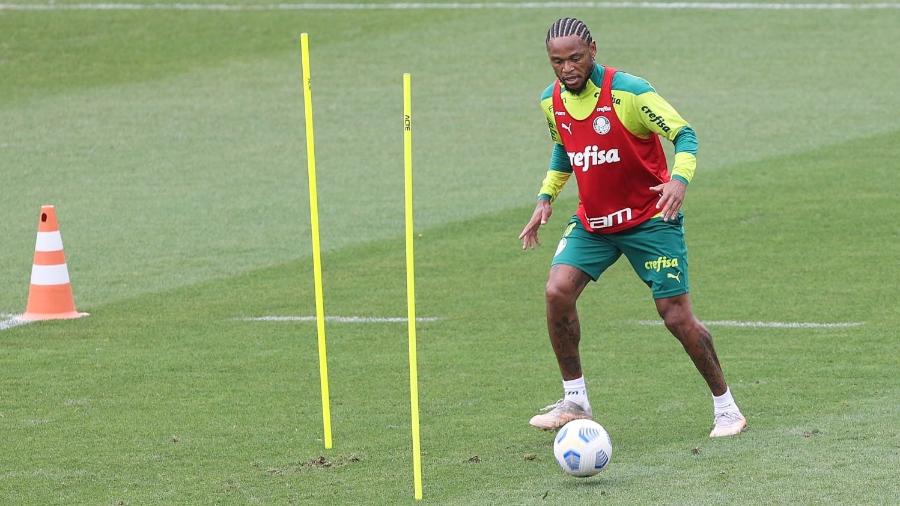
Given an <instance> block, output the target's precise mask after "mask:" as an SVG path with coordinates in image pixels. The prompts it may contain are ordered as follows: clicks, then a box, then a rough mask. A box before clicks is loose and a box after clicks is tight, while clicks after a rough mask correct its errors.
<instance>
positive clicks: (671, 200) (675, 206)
mask: <svg viewBox="0 0 900 506" xmlns="http://www.w3.org/2000/svg"><path fill="white" fill-rule="evenodd" d="M685 186H686V185H685V184H684V183H682V182H681V181H679V180H677V179H672V180H671V181H669V182H668V183H663V184H658V185H656V186H651V187H650V190H652V191H655V192H656V193H658V194H659V201H658V202H657V203H656V208H657V209H662V217H663V221H669V220H673V219H675V217H677V216H678V211H679V210H680V209H681V204H682V203H684V192H685V190H686V189H687V188H685Z"/></svg>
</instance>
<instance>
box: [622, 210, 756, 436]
mask: <svg viewBox="0 0 900 506" xmlns="http://www.w3.org/2000/svg"><path fill="white" fill-rule="evenodd" d="M614 235H615V237H614V238H613V240H614V241H615V242H616V243H617V244H618V246H619V247H620V248H621V249H622V251H623V252H624V253H625V255H626V257H627V258H628V260H629V262H630V263H631V266H632V267H633V268H634V270H635V272H636V273H637V274H638V276H639V277H640V278H641V279H642V280H643V281H644V282H645V283H646V284H647V286H649V287H650V288H651V289H652V291H653V298H654V300H655V301H656V308H657V311H658V312H659V315H660V316H661V317H662V319H663V322H664V323H665V325H666V328H667V329H669V331H670V332H671V333H672V335H674V336H675V337H676V338H677V339H678V340H679V341H680V342H681V345H682V347H684V350H685V351H686V352H687V354H688V355H689V356H690V357H691V360H692V361H693V362H694V365H695V366H696V367H697V370H698V371H699V372H700V374H701V376H703V379H704V380H705V381H706V383H707V385H708V386H709V389H710V392H711V393H712V396H713V409H714V415H715V416H714V423H715V427H714V428H713V431H712V433H711V434H710V436H712V437H716V436H728V435H733V434H736V433H738V432H740V431H741V430H742V429H743V428H744V427H745V426H746V420H745V419H744V417H743V415H741V413H740V410H739V409H738V408H737V404H735V402H734V399H733V398H732V397H731V391H730V390H729V389H728V385H727V384H726V383H725V378H724V375H723V373H722V367H721V365H720V364H719V358H718V356H717V355H716V350H715V347H714V346H713V342H712V336H711V335H710V332H709V330H708V329H707V328H706V327H705V326H704V325H703V324H702V323H700V321H699V320H698V319H697V318H696V317H695V316H694V314H693V311H692V308H691V299H690V296H689V295H688V292H689V282H688V281H689V278H688V259H687V247H686V245H685V242H684V227H683V225H682V216H680V215H679V217H678V218H677V219H675V220H670V221H668V222H664V221H662V219H659V218H653V219H652V220H649V221H647V222H646V223H642V224H641V225H639V226H637V227H635V228H633V229H630V230H628V231H626V232H623V233H620V234H614Z"/></svg>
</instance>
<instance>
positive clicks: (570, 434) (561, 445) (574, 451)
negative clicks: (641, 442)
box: [553, 419, 612, 477]
mask: <svg viewBox="0 0 900 506" xmlns="http://www.w3.org/2000/svg"><path fill="white" fill-rule="evenodd" d="M553 455H555V456H556V462H558V463H559V465H560V467H562V468H563V471H565V472H567V473H569V474H571V475H572V476H578V477H585V476H593V475H595V474H597V473H599V472H600V471H602V470H603V469H604V468H606V466H607V465H609V459H610V458H612V440H611V439H610V438H609V434H608V433H607V432H606V429H604V428H603V426H602V425H600V424H599V423H597V422H595V421H593V420H586V419H582V420H572V421H571V422H569V423H567V424H565V425H563V427H562V428H561V429H559V432H558V433H557V434H556V439H554V440H553Z"/></svg>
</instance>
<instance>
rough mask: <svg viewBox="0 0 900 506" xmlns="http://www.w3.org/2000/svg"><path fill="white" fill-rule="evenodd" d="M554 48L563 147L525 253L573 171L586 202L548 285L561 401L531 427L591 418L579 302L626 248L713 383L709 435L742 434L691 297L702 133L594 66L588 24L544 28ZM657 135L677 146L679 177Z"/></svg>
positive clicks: (643, 85)
mask: <svg viewBox="0 0 900 506" xmlns="http://www.w3.org/2000/svg"><path fill="white" fill-rule="evenodd" d="M546 46H547V55H548V56H549V57H550V65H551V66H552V67H553V71H554V72H555V73H556V77H557V80H556V81H554V82H553V84H551V85H550V86H549V87H547V89H546V90H545V91H544V94H543V96H542V97H541V108H542V109H543V110H544V112H545V114H546V116H547V124H548V126H549V128H550V137H551V138H552V140H553V141H554V145H553V151H552V154H551V157H550V168H549V170H548V171H547V176H546V178H545V179H544V181H543V184H542V186H541V190H540V194H539V196H538V201H537V206H536V207H535V209H534V213H533V214H532V216H531V219H530V220H529V221H528V224H527V225H525V228H524V229H523V230H522V233H521V234H519V239H521V240H522V248H523V249H531V248H533V247H534V246H536V245H537V244H538V229H539V228H540V226H541V225H544V224H546V223H547V220H548V219H549V218H550V214H551V212H552V209H551V204H552V202H553V201H554V199H556V197H557V195H559V192H560V190H561V189H562V187H563V185H564V184H565V183H566V181H567V180H568V179H569V177H570V176H571V175H572V173H573V172H574V174H575V179H576V180H577V182H578V197H579V204H578V211H577V213H576V215H575V216H573V217H572V219H571V221H569V224H568V226H567V227H566V229H565V232H564V233H563V237H562V239H561V240H560V242H559V246H558V247H557V248H556V254H555V256H554V257H553V261H552V262H551V267H550V275H549V279H548V281H547V287H546V300H547V328H548V331H549V334H550V343H551V344H552V346H553V351H554V353H555V354H556V360H557V362H558V364H559V370H560V372H561V373H562V379H563V398H562V399H560V400H559V401H557V402H556V403H555V404H552V405H550V406H547V407H546V408H544V411H545V412H544V413H543V414H538V415H536V416H534V417H533V418H532V419H531V421H530V422H529V423H530V424H531V425H533V426H535V427H537V428H540V429H547V430H552V429H557V428H559V427H562V426H563V425H565V424H566V422H569V421H571V420H575V419H578V418H591V417H592V411H591V404H590V402H588V396H587V387H586V384H585V380H584V375H583V374H582V369H581V359H580V356H579V353H578V343H579V341H580V339H581V328H580V325H579V321H578V313H577V311H576V308H575V303H576V301H577V300H578V297H579V295H581V292H582V291H583V290H584V288H585V287H586V286H587V284H588V282H589V281H591V280H594V281H596V280H597V279H598V278H599V277H600V275H601V274H602V273H603V271H605V270H606V269H607V268H609V267H610V266H611V265H612V264H613V263H615V262H616V260H618V258H619V257H620V256H621V255H622V254H624V255H625V257H626V258H627V259H628V261H629V262H630V263H631V266H632V267H633V268H634V271H635V273H637V275H638V277H639V278H641V280H642V281H643V282H644V283H646V284H647V286H648V287H650V289H651V290H652V292H653V298H654V300H655V302H656V309H657V311H658V312H659V315H660V316H661V317H662V319H663V322H664V323H665V325H666V328H667V329H669V331H670V332H671V333H672V334H673V335H674V336H675V337H676V338H677V339H678V340H679V341H680V342H681V344H682V346H683V347H684V350H685V351H686V352H687V353H688V355H689V356H690V357H691V360H693V362H694V365H695V366H696V367H697V370H698V371H699V372H700V374H701V375H702V376H703V379H704V380H706V383H707V384H708V385H709V389H710V391H711V392H712V397H713V413H714V418H713V425H714V426H713V429H712V432H711V433H710V437H719V436H731V435H734V434H738V433H739V432H741V431H742V430H743V429H744V427H746V425H747V421H746V419H745V418H744V416H743V415H742V414H741V411H740V409H738V406H737V404H736V403H735V401H734V399H733V398H732V396H731V391H730V390H729V388H728V385H727V384H726V383H725V377H724V376H723V374H722V368H721V367H720V365H719V359H718V357H716V351H715V349H714V348H713V343H712V337H711V336H710V333H709V331H708V330H707V329H706V327H704V326H703V324H702V323H700V321H699V320H697V318H695V317H694V314H693V312H692V311H691V299H690V296H689V295H688V262H687V249H686V247H685V242H684V226H683V224H682V220H683V215H682V213H681V212H680V208H681V204H682V201H683V200H684V194H685V189H686V188H687V185H688V184H689V183H690V181H691V178H692V177H693V175H694V168H695V166H696V157H695V155H696V152H697V138H696V135H695V133H694V130H693V129H692V128H691V127H690V125H688V123H687V122H686V121H685V120H684V119H682V118H681V116H680V115H679V114H678V113H677V112H676V111H675V109H674V108H673V107H672V106H671V105H669V103H668V102H666V101H665V100H664V99H663V98H662V97H660V96H659V95H658V94H657V93H656V91H655V90H654V89H653V88H652V87H651V86H650V84H649V83H647V81H645V80H644V79H641V78H639V77H635V76H633V75H630V74H627V73H625V72H621V71H617V70H616V69H614V68H612V67H608V66H603V65H599V64H597V63H595V61H594V58H595V56H596V54H597V45H596V43H595V42H594V40H593V38H592V37H591V32H590V30H589V29H588V27H587V26H586V25H585V24H584V23H583V22H582V21H580V20H578V19H574V18H561V19H558V20H557V21H556V22H554V23H553V25H552V26H551V27H550V30H549V31H548V32H547V40H546ZM658 136H663V137H665V138H667V139H669V140H670V141H672V142H673V143H674V145H675V163H674V166H673V168H672V174H671V176H670V175H669V171H668V167H667V164H666V156H665V153H664V152H663V149H662V146H661V145H660V141H659V137H658Z"/></svg>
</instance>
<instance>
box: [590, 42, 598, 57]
mask: <svg viewBox="0 0 900 506" xmlns="http://www.w3.org/2000/svg"><path fill="white" fill-rule="evenodd" d="M596 57H597V41H596V40H592V41H591V60H593V59H594V58H596Z"/></svg>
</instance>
